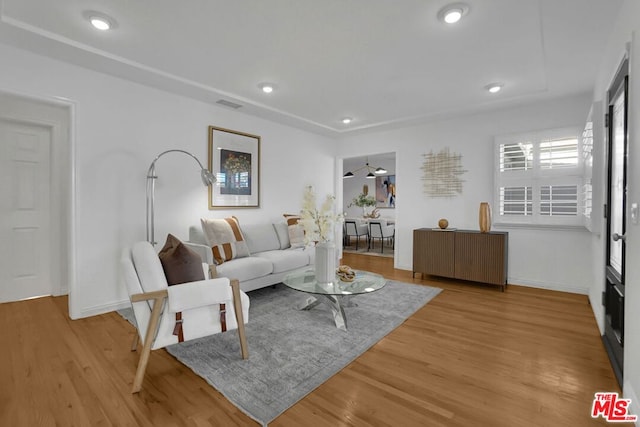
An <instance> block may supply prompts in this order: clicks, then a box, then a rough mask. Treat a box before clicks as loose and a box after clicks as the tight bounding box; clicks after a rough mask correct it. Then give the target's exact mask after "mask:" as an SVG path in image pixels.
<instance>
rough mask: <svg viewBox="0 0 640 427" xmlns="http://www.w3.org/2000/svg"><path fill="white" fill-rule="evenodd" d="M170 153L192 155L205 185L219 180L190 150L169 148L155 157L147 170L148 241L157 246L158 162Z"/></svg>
mask: <svg viewBox="0 0 640 427" xmlns="http://www.w3.org/2000/svg"><path fill="white" fill-rule="evenodd" d="M168 153H183V154H186V155H187V156H190V157H191V158H192V159H193V160H195V161H196V162H197V163H198V166H199V167H200V178H202V183H203V184H204V185H205V186H208V185H211V184H214V183H215V182H216V181H217V180H216V177H215V175H214V174H213V173H211V171H210V170H208V169H206V168H205V167H204V166H202V163H200V160H198V158H197V157H196V156H194V155H193V154H191V153H189V152H188V151H184V150H177V149H174V150H167V151H163V152H162V153H160V154H158V156H156V158H155V159H153V162H151V166H149V170H148V171H147V242H149V243H151V244H152V245H153V246H155V245H156V243H157V242H156V241H155V235H154V234H155V231H154V229H155V223H154V216H155V213H154V204H155V193H156V179H158V176H157V175H156V162H157V161H158V159H159V158H160V157H162V156H164V155H165V154H168Z"/></svg>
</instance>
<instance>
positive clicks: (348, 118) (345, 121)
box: [342, 117, 353, 125]
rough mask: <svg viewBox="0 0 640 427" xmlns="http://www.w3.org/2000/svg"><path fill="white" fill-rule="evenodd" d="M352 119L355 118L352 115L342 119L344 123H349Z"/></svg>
mask: <svg viewBox="0 0 640 427" xmlns="http://www.w3.org/2000/svg"><path fill="white" fill-rule="evenodd" d="M352 121H353V119H352V118H351V117H345V118H344V119H342V123H344V124H345V125H348V124H349V123H351V122H352Z"/></svg>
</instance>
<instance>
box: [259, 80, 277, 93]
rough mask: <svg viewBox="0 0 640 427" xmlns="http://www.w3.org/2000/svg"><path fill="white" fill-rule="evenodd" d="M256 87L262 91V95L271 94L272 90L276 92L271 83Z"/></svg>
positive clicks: (274, 86)
mask: <svg viewBox="0 0 640 427" xmlns="http://www.w3.org/2000/svg"><path fill="white" fill-rule="evenodd" d="M258 87H259V88H260V90H261V91H263V92H264V93H271V92H273V91H274V90H276V85H275V84H273V83H266V82H265V83H260V84H259V85H258Z"/></svg>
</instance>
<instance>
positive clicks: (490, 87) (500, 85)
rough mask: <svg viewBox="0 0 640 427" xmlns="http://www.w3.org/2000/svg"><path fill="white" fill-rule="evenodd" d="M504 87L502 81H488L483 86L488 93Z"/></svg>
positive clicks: (496, 91) (498, 90)
mask: <svg viewBox="0 0 640 427" xmlns="http://www.w3.org/2000/svg"><path fill="white" fill-rule="evenodd" d="M503 87H504V84H503V83H490V84H488V85H486V86H485V87H484V88H485V89H487V90H488V91H489V92H490V93H498V92H500V91H501V90H502V88H503Z"/></svg>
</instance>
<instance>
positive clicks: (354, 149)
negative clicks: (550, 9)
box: [338, 94, 592, 294]
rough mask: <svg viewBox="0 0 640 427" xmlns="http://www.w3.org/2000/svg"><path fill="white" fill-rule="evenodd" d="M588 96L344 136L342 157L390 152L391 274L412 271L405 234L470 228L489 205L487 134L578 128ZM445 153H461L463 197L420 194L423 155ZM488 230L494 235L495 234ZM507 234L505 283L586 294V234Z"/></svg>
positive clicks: (513, 231) (489, 142) (410, 237)
mask: <svg viewBox="0 0 640 427" xmlns="http://www.w3.org/2000/svg"><path fill="white" fill-rule="evenodd" d="M590 104H591V96H590V95H587V94H583V95H577V96H573V97H569V98H563V99H557V100H553V101H550V102H544V103H538V104H532V105H527V106H521V107H512V108H509V109H504V110H500V111H494V112H490V113H483V114H476V115H468V116H461V117H457V118H454V119H448V120H440V121H437V122H433V123H429V124H423V125H419V126H412V127H407V128H403V129H396V130H390V131H385V132H377V133H369V134H366V135H356V136H351V137H346V138H344V139H343V140H342V141H341V142H340V144H339V147H338V156H340V157H343V158H349V157H355V156H363V155H367V154H369V153H378V152H388V151H395V152H396V182H397V195H398V204H397V207H396V259H395V264H396V267H397V268H401V269H406V270H411V269H412V245H413V230H414V229H416V228H421V227H436V226H437V222H438V219H440V218H447V219H448V220H449V224H450V227H454V228H461V229H474V230H477V229H478V207H479V205H480V202H483V201H489V202H491V201H492V200H493V164H494V151H493V146H494V145H493V141H494V136H495V135H501V134H509V133H517V132H525V131H532V130H540V129H552V128H560V127H567V126H579V127H582V126H584V122H585V120H586V118H587V114H588V112H589V107H590ZM446 147H449V149H450V150H451V151H452V152H455V153H460V154H462V164H463V167H464V169H466V170H467V172H466V173H465V174H464V176H463V179H464V180H465V182H464V187H463V194H462V195H461V196H458V197H454V198H449V199H442V198H429V197H426V196H425V195H424V193H423V190H422V188H423V183H422V170H421V166H422V164H423V160H424V157H423V155H424V154H426V153H428V152H429V151H430V150H433V151H434V152H438V151H440V150H441V149H443V148H446ZM494 229H496V230H497V229H498V228H495V227H494ZM501 230H505V231H509V283H515V284H523V285H530V286H537V287H545V288H550V289H558V290H564V291H571V292H579V293H584V294H586V293H587V292H588V289H589V286H590V284H591V281H592V276H591V274H590V271H591V270H590V269H591V266H590V258H591V252H590V235H589V233H588V232H587V231H586V229H585V230H577V231H575V230H574V231H561V230H539V229H538V230H526V229H520V228H509V229H506V228H502V229H501Z"/></svg>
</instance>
